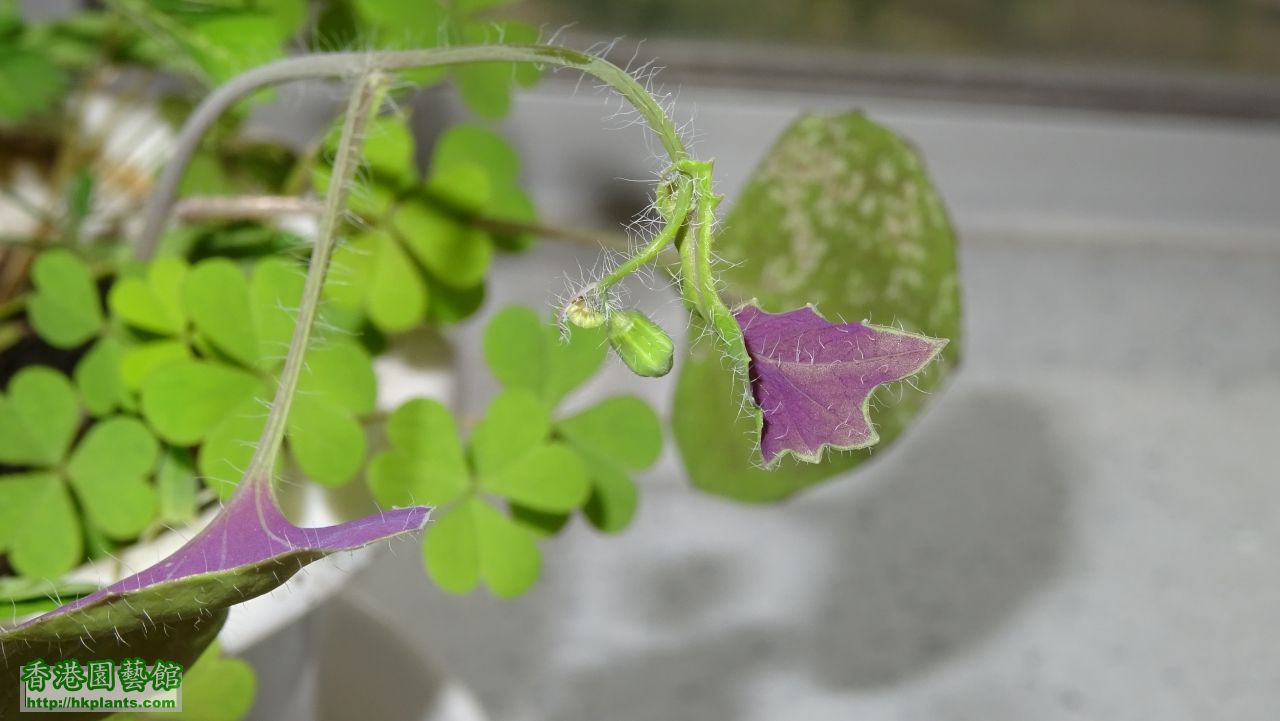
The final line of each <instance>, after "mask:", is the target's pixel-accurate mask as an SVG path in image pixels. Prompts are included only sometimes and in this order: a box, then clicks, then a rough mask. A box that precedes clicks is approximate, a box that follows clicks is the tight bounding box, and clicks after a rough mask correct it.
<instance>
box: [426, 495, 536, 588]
mask: <svg viewBox="0 0 1280 721" xmlns="http://www.w3.org/2000/svg"><path fill="white" fill-rule="evenodd" d="M422 552H423V558H424V559H425V562H426V566H427V572H428V573H430V574H431V577H432V578H433V579H435V581H436V583H438V584H439V585H440V587H441V588H443V589H445V590H446V591H450V592H453V593H466V592H468V591H470V590H472V589H473V588H475V586H476V584H477V583H479V582H480V581H481V580H484V582H485V584H486V585H487V586H489V589H490V590H491V591H492V592H493V594H494V595H495V596H498V597H499V598H510V597H513V596H518V595H520V594H521V593H524V592H525V591H527V590H528V589H529V587H531V586H532V585H533V583H534V582H535V581H537V580H538V572H539V569H540V567H541V558H540V556H539V554H538V546H537V543H536V542H535V539H534V535H533V534H532V533H531V532H530V531H528V530H527V529H525V528H524V527H523V526H521V525H519V524H517V523H515V522H514V521H512V520H511V519H509V518H507V517H506V516H504V515H503V514H502V513H500V512H499V511H498V510H497V509H495V508H494V507H493V506H491V505H489V504H488V503H487V502H486V501H484V500H483V499H480V498H475V497H472V498H468V499H466V500H463V501H462V502H460V503H458V504H457V505H455V506H453V507H452V508H450V509H449V510H448V511H447V512H445V513H444V514H443V515H442V516H441V517H440V519H439V520H437V521H436V522H435V523H433V524H432V525H431V527H430V528H429V529H428V530H427V533H426V534H425V537H424V538H423V547H422Z"/></svg>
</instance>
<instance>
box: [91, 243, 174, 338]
mask: <svg viewBox="0 0 1280 721" xmlns="http://www.w3.org/2000/svg"><path fill="white" fill-rule="evenodd" d="M187 271H188V266H187V264H186V262H185V261H183V260H182V259H180V258H161V259H159V260H156V261H153V262H151V263H149V264H148V265H147V269H146V274H145V276H143V277H138V276H128V277H123V278H120V279H118V280H117V281H116V282H115V284H114V285H112V286H111V292H110V293H109V294H108V295H107V304H108V305H109V306H110V308H111V312H112V314H114V315H115V316H116V317H117V318H120V319H121V320H123V321H124V322H125V323H127V324H129V325H131V326H133V327H135V328H140V329H142V330H145V331H149V332H151V333H159V334H161V335H168V336H175V335H178V334H180V333H182V331H183V330H184V329H185V328H186V325H187V313H186V310H185V308H184V307H183V300H182V287H183V284H184V283H185V281H186V278H187Z"/></svg>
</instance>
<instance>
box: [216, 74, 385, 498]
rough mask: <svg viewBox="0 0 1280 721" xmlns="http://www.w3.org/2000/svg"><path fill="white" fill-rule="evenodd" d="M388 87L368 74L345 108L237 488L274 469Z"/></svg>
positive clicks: (259, 479) (267, 475)
mask: <svg viewBox="0 0 1280 721" xmlns="http://www.w3.org/2000/svg"><path fill="white" fill-rule="evenodd" d="M389 83H390V79H389V78H388V77H387V76H386V75H385V74H383V73H381V72H378V71H374V72H371V73H369V74H367V75H366V76H365V77H364V78H362V79H361V80H360V83H359V85H358V87H357V88H356V91H355V93H353V94H352V96H351V100H350V102H349V103H348V104H347V113H346V119H345V120H344V121H343V127H342V138H341V140H340V141H339V143H338V151H337V155H335V156H334V162H333V176H332V178H333V179H332V182H330V184H329V192H328V194H327V195H326V196H325V201H324V211H323V213H321V215H320V227H319V229H318V231H317V233H316V242H315V246H314V247H313V248H312V250H311V261H310V265H309V266H308V268H307V280H306V283H305V285H303V288H302V301H301V303H300V304H299V306H298V317H297V320H296V321H295V323H294V328H293V338H292V339H291V340H290V341H289V352H288V354H287V355H286V356H285V359H284V369H283V370H281V372H280V382H279V385H277V386H276V395H275V399H274V400H273V401H272V402H271V411H270V413H269V414H268V415H267V423H266V426H265V427H264V428H263V430H262V436H261V437H260V438H259V440H258V447H257V448H256V449H254V452H253V458H252V460H250V461H249V466H248V468H247V469H246V472H245V482H244V483H242V484H241V487H242V488H243V487H250V486H254V485H255V483H265V482H266V481H265V480H263V479H270V477H271V476H270V474H271V469H272V468H273V467H274V466H275V461H276V457H277V456H278V455H279V453H280V447H281V445H282V444H283V443H284V435H285V424H286V422H287V421H288V419H289V409H290V407H291V406H292V404H293V396H294V394H295V392H296V391H297V388H298V379H299V377H300V376H301V374H302V368H303V360H304V358H305V356H306V351H307V345H308V343H309V342H310V340H311V330H312V328H313V326H314V325H315V319H316V313H317V312H318V310H319V307H320V295H321V292H322V291H323V290H324V279H325V275H326V273H328V270H329V260H330V259H331V258H332V256H333V248H334V246H335V245H336V241H337V235H338V228H339V227H340V226H341V223H342V213H343V210H344V209H345V208H346V206H347V195H348V193H349V191H350V190H351V179H352V178H353V177H354V176H355V171H356V167H357V166H358V165H359V163H360V147H361V145H362V143H363V142H364V134H365V129H366V127H368V125H369V121H370V120H371V119H372V117H373V115H375V114H376V113H377V112H378V106H380V105H381V104H382V99H383V97H384V94H385V92H386V89H387V86H388V85H389ZM245 492H246V493H248V492H249V491H245Z"/></svg>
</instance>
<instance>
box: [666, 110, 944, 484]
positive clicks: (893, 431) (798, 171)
mask: <svg viewBox="0 0 1280 721" xmlns="http://www.w3.org/2000/svg"><path fill="white" fill-rule="evenodd" d="M715 242H716V245H715V249H716V253H717V254H718V255H720V256H721V257H723V258H724V259H725V261H726V263H725V264H724V267H723V268H722V269H721V271H720V278H721V279H722V280H723V281H724V282H725V294H726V295H727V297H728V299H730V301H731V302H733V301H736V302H742V301H745V300H747V299H750V298H753V297H754V298H757V299H758V301H759V305H760V307H762V308H767V309H771V310H786V309H791V308H798V307H801V306H803V305H805V304H806V303H809V302H813V303H815V304H816V306H817V307H818V308H819V309H820V310H821V311H822V312H823V313H824V314H826V316H827V317H830V318H838V317H844V318H869V319H871V320H873V321H877V320H878V321H881V322H890V321H891V322H892V323H893V324H894V325H895V326H897V327H901V328H902V329H903V330H906V331H909V332H912V333H920V334H923V335H926V336H931V337H935V338H947V339H950V341H951V342H950V343H949V344H948V345H947V347H946V348H945V349H944V350H943V352H942V353H941V354H940V355H939V357H938V358H937V359H936V360H935V361H934V362H932V363H930V364H929V365H928V366H927V367H926V368H925V370H924V371H923V372H922V373H920V374H919V375H917V376H915V377H914V378H913V379H912V385H913V386H915V387H918V388H920V389H921V391H925V392H920V393H917V392H914V391H911V390H908V391H907V392H904V393H886V392H884V391H880V392H876V393H875V394H874V396H873V397H874V401H873V403H872V408H871V413H870V415H871V420H872V422H873V424H874V426H875V427H876V428H877V429H878V431H879V435H880V443H879V445H877V446H876V447H875V448H873V449H872V450H871V454H870V455H871V456H874V455H875V453H877V452H878V451H879V450H880V449H883V448H885V447H886V445H887V444H888V443H890V442H891V441H892V440H893V439H894V438H895V437H896V436H897V435H898V434H899V433H900V432H901V431H902V429H903V428H905V427H906V426H907V424H908V423H909V422H910V420H911V419H912V418H913V417H914V416H915V415H916V414H917V413H918V412H919V411H920V409H921V408H922V407H923V406H924V404H925V403H926V402H927V401H928V399H929V398H930V396H929V395H928V393H927V391H930V390H936V389H938V388H939V387H940V386H941V385H942V383H943V382H944V381H945V379H946V378H947V375H948V373H949V371H950V370H951V369H952V368H954V367H955V364H956V363H957V361H958V360H959V357H960V343H959V342H958V339H959V338H960V336H961V324H960V294H959V290H958V287H959V286H958V282H957V274H956V250H955V236H954V233H953V231H952V228H951V225H950V222H949V221H948V219H947V214H946V211H945V209H944V208H943V206H942V202H941V201H940V200H939V198H938V194H937V192H936V191H935V190H934V187H933V184H932V183H931V182H930V179H929V177H928V174H927V172H926V170H925V168H924V165H923V163H922V161H921V159H920V157H919V156H918V154H917V153H916V152H915V150H914V149H913V148H912V147H911V146H910V144H909V143H907V142H906V141H904V140H903V139H902V138H900V137H898V136H897V135H895V134H894V133H893V132H892V131H890V130H889V129H887V128H884V127H882V126H879V125H877V124H876V123H874V122H872V121H871V120H869V119H867V118H866V117H865V116H863V115H862V114H860V113H838V114H810V115H805V116H802V117H801V118H799V119H797V120H796V121H795V122H794V123H792V125H791V126H790V127H789V128H787V130H786V131H785V132H784V133H783V134H782V136H781V137H780V138H779V139H778V141H777V142H776V143H775V145H774V146H773V148H772V149H770V150H769V152H768V153H767V154H766V155H765V157H764V159H763V160H762V161H761V162H760V164H759V166H758V167H757V168H756V171H755V173H754V175H753V176H752V178H751V181H750V182H749V183H748V184H747V186H746V187H745V188H744V190H743V191H742V193H741V195H740V196H739V197H738V198H737V200H736V202H735V204H734V206H733V208H732V209H731V211H730V212H729V215H728V217H726V219H725V222H724V225H723V230H722V231H721V232H720V233H718V234H717V237H716V241H715ZM697 326H698V323H696V322H695V327H693V328H691V329H690V337H691V338H696V337H697V335H698V334H699V333H701V332H702V331H703V329H702V328H701V327H697ZM743 370H744V371H745V369H743ZM745 380H746V374H745V372H743V373H741V374H740V375H739V376H738V378H737V379H735V377H734V374H733V371H731V370H730V369H728V368H726V367H725V365H724V363H723V360H722V353H721V351H720V349H718V348H716V347H714V346H713V344H711V343H694V344H693V345H692V348H691V353H690V356H689V357H688V358H687V359H686V361H685V362H684V363H683V364H682V365H681V368H680V372H679V380H678V383H677V387H676V394H675V406H674V411H673V413H672V425H673V430H674V432H675V438H676V441H677V443H678V445H679V448H680V453H681V456H682V458H683V460H684V463H685V467H686V468H687V469H688V471H689V475H690V478H691V479H692V480H693V482H694V484H695V485H697V486H698V487H699V488H702V489H704V490H707V491H711V492H713V493H717V494H721V495H725V496H729V497H732V498H736V499H740V500H744V501H755V502H760V501H769V500H774V499H778V498H781V497H784V496H787V495H790V494H792V493H795V492H797V491H799V490H801V489H803V488H805V487H807V486H811V485H813V484H815V483H818V482H821V481H823V480H825V479H827V478H830V477H833V476H836V475H838V474H840V473H842V472H844V471H847V470H849V469H850V468H853V467H854V466H856V465H858V464H860V463H862V462H863V461H865V460H866V458H867V457H868V455H867V454H862V453H858V454H841V455H831V456H828V457H827V458H826V459H825V460H824V461H823V462H822V463H820V464H808V463H802V462H795V461H792V460H785V459H784V460H782V461H780V462H779V463H778V465H777V467H775V468H771V469H764V468H760V467H758V466H759V461H758V457H757V456H756V448H755V447H754V446H756V445H757V443H758V441H757V440H755V439H758V437H759V435H758V431H759V428H758V427H757V422H758V421H757V419H756V418H755V417H754V416H753V414H750V413H741V412H740V409H741V407H742V398H743V396H744V391H745V388H744V384H745Z"/></svg>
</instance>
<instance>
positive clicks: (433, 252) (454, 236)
mask: <svg viewBox="0 0 1280 721" xmlns="http://www.w3.org/2000/svg"><path fill="white" fill-rule="evenodd" d="M467 167H472V168H474V167H475V166H467ZM477 171H478V169H477ZM478 172H479V171H478ZM478 177H479V178H480V181H483V180H484V176H483V175H479V176H478ZM467 182H474V178H473V179H472V180H470V181H467ZM455 190H456V192H466V190H465V186H459V188H457V189H455ZM486 192H487V191H486ZM391 226H392V228H393V229H394V230H395V232H396V233H397V234H398V235H399V237H400V238H401V239H402V240H403V241H404V243H405V245H406V246H408V248H409V252H410V253H412V254H413V255H414V257H415V258H417V259H418V261H419V262H421V263H422V265H423V266H424V267H426V269H427V270H429V271H431V274H432V275H433V276H435V277H436V278H437V279H439V280H440V282H442V283H444V284H446V285H449V286H452V287H455V288H470V287H472V286H474V285H477V284H479V283H480V282H481V281H482V280H484V276H485V272H486V271H488V269H489V263H490V262H491V261H492V259H493V240H492V239H491V238H490V237H489V235H488V234H487V233H485V232H484V231H482V230H479V229H477V228H472V227H469V226H466V225H462V224H461V223H459V222H458V221H457V220H456V219H454V218H452V217H450V216H448V215H445V214H444V213H443V212H441V211H440V210H438V209H437V208H435V207H433V206H431V205H429V204H427V203H426V202H425V201H423V200H420V199H411V200H409V201H406V202H405V203H404V204H403V205H401V206H399V207H398V208H396V212H395V214H394V215H392V216H391Z"/></svg>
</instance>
